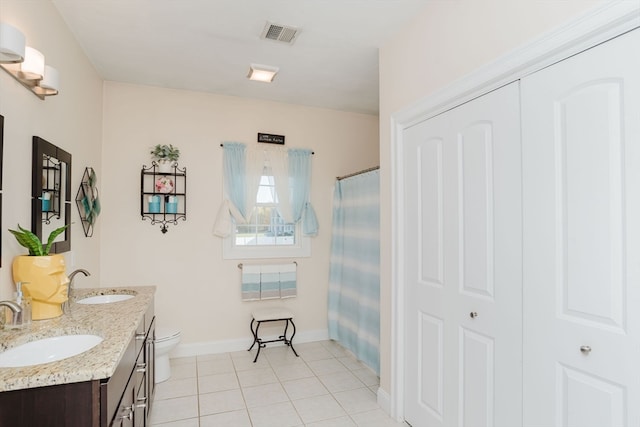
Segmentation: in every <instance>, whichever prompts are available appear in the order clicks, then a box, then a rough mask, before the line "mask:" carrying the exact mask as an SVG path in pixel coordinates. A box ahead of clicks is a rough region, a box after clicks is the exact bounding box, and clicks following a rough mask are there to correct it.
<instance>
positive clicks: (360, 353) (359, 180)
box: [328, 170, 380, 374]
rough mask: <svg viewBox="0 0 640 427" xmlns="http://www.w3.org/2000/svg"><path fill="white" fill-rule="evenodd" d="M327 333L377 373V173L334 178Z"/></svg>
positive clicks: (378, 248)
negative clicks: (338, 179) (339, 178)
mask: <svg viewBox="0 0 640 427" xmlns="http://www.w3.org/2000/svg"><path fill="white" fill-rule="evenodd" d="M333 204H334V205H333V228H332V242H331V264H330V273H329V301H328V306H329V314H328V316H329V337H330V338H331V339H334V340H336V341H338V342H340V343H341V344H342V345H343V346H344V347H345V348H346V349H348V350H350V351H351V352H353V353H354V354H355V356H356V357H357V358H358V359H360V360H361V361H362V362H363V363H365V364H366V365H367V366H369V367H370V368H371V369H373V370H374V371H375V372H377V373H378V374H379V373H380V174H379V171H377V170H375V171H372V172H367V173H364V174H360V175H357V176H354V177H351V178H346V179H343V180H340V181H337V182H336V185H335V190H334V197H333Z"/></svg>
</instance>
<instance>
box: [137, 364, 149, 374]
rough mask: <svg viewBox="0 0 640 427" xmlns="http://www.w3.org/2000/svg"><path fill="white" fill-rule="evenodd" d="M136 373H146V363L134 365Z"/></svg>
mask: <svg viewBox="0 0 640 427" xmlns="http://www.w3.org/2000/svg"><path fill="white" fill-rule="evenodd" d="M136 372H147V364H146V363H138V364H137V365H136Z"/></svg>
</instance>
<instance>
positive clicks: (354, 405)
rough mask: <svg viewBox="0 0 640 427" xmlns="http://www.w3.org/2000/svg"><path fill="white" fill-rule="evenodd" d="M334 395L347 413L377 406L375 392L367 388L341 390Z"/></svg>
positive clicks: (372, 408)
mask: <svg viewBox="0 0 640 427" xmlns="http://www.w3.org/2000/svg"><path fill="white" fill-rule="evenodd" d="M334 397H335V398H336V400H337V401H338V403H340V405H341V406H342V407H343V408H344V410H345V411H347V413H348V414H349V415H351V414H356V413H358V412H365V411H372V410H374V409H378V408H379V406H378V403H377V401H376V396H375V394H373V393H372V392H371V390H369V389H368V388H359V389H356V390H347V391H341V392H338V393H335V394H334Z"/></svg>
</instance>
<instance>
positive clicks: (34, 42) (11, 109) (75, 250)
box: [0, 0, 102, 300]
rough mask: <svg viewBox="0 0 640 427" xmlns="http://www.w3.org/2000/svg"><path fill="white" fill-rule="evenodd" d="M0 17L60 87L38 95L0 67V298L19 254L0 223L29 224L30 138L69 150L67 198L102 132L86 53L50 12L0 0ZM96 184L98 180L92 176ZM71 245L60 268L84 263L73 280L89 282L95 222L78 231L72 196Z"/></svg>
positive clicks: (33, 0)
mask: <svg viewBox="0 0 640 427" xmlns="http://www.w3.org/2000/svg"><path fill="white" fill-rule="evenodd" d="M0 21H3V22H7V23H9V24H12V25H13V26H15V27H18V28H19V29H20V30H21V31H22V32H23V33H24V34H25V36H26V38H27V45H30V46H32V47H34V48H36V49H38V50H40V51H41V52H42V53H43V54H44V55H45V60H46V62H47V64H50V65H52V66H54V67H55V68H57V69H58V71H59V72H60V80H61V88H60V94H59V95H57V96H53V97H50V98H48V99H46V100H45V101H41V100H40V99H39V98H37V97H36V96H35V95H33V94H32V93H31V92H30V91H28V90H27V89H25V88H24V87H22V86H21V85H20V84H19V83H18V82H16V81H15V80H14V79H13V78H12V77H11V76H9V74H7V73H5V72H4V71H2V70H0V114H1V115H3V116H4V118H5V123H4V162H3V168H4V170H3V178H4V179H3V190H2V193H3V194H2V204H3V209H2V232H1V235H2V268H0V299H2V300H5V299H11V298H13V292H14V286H13V281H12V278H11V261H12V259H13V257H14V256H15V255H23V254H26V253H27V252H26V249H24V248H22V247H21V246H19V245H18V244H17V243H16V241H15V239H14V238H13V236H12V235H11V234H10V233H9V232H8V231H7V228H15V227H16V225H17V224H18V223H20V225H22V226H23V227H26V228H30V227H31V139H32V137H33V136H34V135H37V136H39V137H41V138H44V139H46V140H47V141H49V142H51V143H53V144H56V145H58V146H59V147H61V148H63V149H64V150H66V151H68V152H70V153H71V154H72V156H73V164H72V174H73V176H72V194H71V198H72V200H73V199H75V194H76V192H77V190H78V185H79V184H80V179H81V177H82V173H83V172H84V168H85V167H86V166H93V167H94V168H95V169H96V171H97V172H98V176H99V177H100V176H101V173H100V147H101V138H102V80H101V79H100V78H99V76H98V75H97V73H96V71H95V70H94V68H93V67H92V66H91V64H90V63H89V62H88V61H87V59H86V57H85V56H84V54H83V53H82V51H81V50H80V48H79V46H78V45H77V43H76V42H75V40H74V39H73V37H72V35H71V33H70V32H69V30H68V29H67V27H66V25H65V24H64V22H63V21H62V19H61V17H60V16H59V15H58V12H57V11H56V9H55V8H54V7H53V5H52V4H51V2H50V1H47V0H0ZM99 185H101V183H99ZM71 212H72V221H73V222H74V224H73V225H72V228H71V231H72V244H71V247H72V252H71V253H68V254H67V257H66V258H67V264H68V265H67V270H68V271H70V270H71V269H73V268H76V267H84V268H87V269H88V270H89V271H91V272H92V273H93V275H92V276H91V277H88V278H84V277H83V278H79V279H78V281H77V285H78V286H97V285H98V283H99V277H100V264H99V254H100V246H99V244H100V235H101V233H100V223H101V219H99V220H98V227H97V229H96V232H95V234H94V237H92V238H90V239H89V238H86V237H85V236H84V233H83V231H82V225H81V224H80V220H79V216H78V210H77V208H76V206H75V202H73V204H72V208H71Z"/></svg>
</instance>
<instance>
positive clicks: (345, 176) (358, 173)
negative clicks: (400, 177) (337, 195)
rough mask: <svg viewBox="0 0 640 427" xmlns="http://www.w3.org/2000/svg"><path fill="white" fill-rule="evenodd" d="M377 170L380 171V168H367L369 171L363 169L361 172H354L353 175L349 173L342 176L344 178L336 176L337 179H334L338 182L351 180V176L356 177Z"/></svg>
mask: <svg viewBox="0 0 640 427" xmlns="http://www.w3.org/2000/svg"><path fill="white" fill-rule="evenodd" d="M378 169H380V166H374V167H372V168H369V169H363V170H361V171H358V172H354V173H350V174H348V175H344V176H337V177H336V179H337V180H338V181H340V180H342V179H345V178H351V177H352V176H356V175H360V174H363V173H367V172H371V171H375V170H378Z"/></svg>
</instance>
